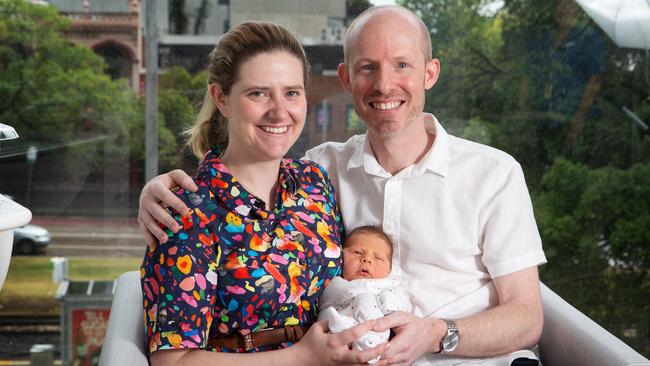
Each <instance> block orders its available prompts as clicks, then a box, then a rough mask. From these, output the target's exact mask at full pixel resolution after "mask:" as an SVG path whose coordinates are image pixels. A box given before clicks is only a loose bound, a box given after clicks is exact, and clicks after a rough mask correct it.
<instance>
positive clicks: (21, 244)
mask: <svg viewBox="0 0 650 366" xmlns="http://www.w3.org/2000/svg"><path fill="white" fill-rule="evenodd" d="M51 239H52V235H50V232H49V231H47V229H46V228H44V227H41V226H38V225H31V224H27V225H25V226H23V227H19V228H17V229H14V247H13V254H37V253H43V252H45V249H46V248H47V246H48V245H49V244H50V240H51Z"/></svg>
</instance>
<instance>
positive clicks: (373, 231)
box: [343, 225, 393, 256]
mask: <svg viewBox="0 0 650 366" xmlns="http://www.w3.org/2000/svg"><path fill="white" fill-rule="evenodd" d="M359 234H369V235H374V236H376V237H378V238H379V239H381V240H383V241H384V242H386V244H388V246H389V247H390V255H391V256H392V255H393V241H392V240H390V238H389V237H388V235H386V233H385V232H384V231H383V230H382V229H381V228H380V227H378V226H372V225H364V226H359V227H357V228H355V229H354V230H352V231H350V233H349V234H347V235H346V236H345V241H343V248H345V247H346V244H347V243H348V239H350V238H351V237H353V236H354V235H359Z"/></svg>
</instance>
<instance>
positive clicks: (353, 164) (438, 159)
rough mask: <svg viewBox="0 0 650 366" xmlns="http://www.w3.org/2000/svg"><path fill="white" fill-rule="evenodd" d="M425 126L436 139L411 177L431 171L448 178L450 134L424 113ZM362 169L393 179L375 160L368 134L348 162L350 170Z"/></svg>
mask: <svg viewBox="0 0 650 366" xmlns="http://www.w3.org/2000/svg"><path fill="white" fill-rule="evenodd" d="M424 126H425V128H426V130H427V132H428V133H433V134H435V135H436V138H435V140H434V141H433V145H432V146H431V148H430V149H429V151H428V152H427V153H426V154H425V155H424V157H423V158H422V160H420V161H419V162H418V163H417V164H415V165H413V166H412V169H411V174H410V175H419V174H422V173H424V172H425V171H430V172H432V173H434V174H438V175H440V176H442V177H446V176H447V172H448V171H449V134H447V131H445V129H444V128H443V127H442V125H441V124H440V122H438V119H437V118H436V117H435V116H434V115H433V114H430V113H424ZM360 167H363V168H364V170H365V172H366V173H368V174H372V175H377V176H380V177H386V178H389V177H391V175H390V174H389V173H388V172H386V170H384V168H382V166H381V165H380V164H379V162H378V161H377V158H375V154H374V152H373V151H372V147H371V146H370V140H369V139H368V134H367V133H365V134H363V135H362V138H361V139H359V141H358V142H357V146H356V148H355V151H354V154H353V155H352V157H351V158H350V160H349V161H348V166H347V168H348V169H353V168H360ZM407 169H408V168H407Z"/></svg>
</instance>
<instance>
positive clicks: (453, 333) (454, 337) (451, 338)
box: [437, 319, 460, 353]
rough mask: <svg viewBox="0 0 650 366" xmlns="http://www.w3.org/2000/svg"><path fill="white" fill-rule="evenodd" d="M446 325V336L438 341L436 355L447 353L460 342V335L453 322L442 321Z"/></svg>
mask: <svg viewBox="0 0 650 366" xmlns="http://www.w3.org/2000/svg"><path fill="white" fill-rule="evenodd" d="M442 320H444V321H445V322H446V323H447V334H445V335H444V336H443V337H442V339H441V340H440V350H439V351H438V352H437V353H449V352H452V351H453V350H455V349H456V347H458V342H460V333H459V332H458V327H457V326H456V323H455V322H454V321H453V320H449V319H442Z"/></svg>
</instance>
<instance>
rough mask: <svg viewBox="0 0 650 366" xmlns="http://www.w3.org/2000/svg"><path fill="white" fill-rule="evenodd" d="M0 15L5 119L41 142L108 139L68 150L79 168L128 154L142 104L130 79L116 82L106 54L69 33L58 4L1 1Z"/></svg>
mask: <svg viewBox="0 0 650 366" xmlns="http://www.w3.org/2000/svg"><path fill="white" fill-rule="evenodd" d="M0 13H2V18H1V19H0V66H1V67H0V120H2V121H11V124H12V125H13V126H14V127H15V128H16V129H17V130H18V131H19V133H20V134H21V136H22V139H21V143H25V142H26V141H27V142H29V143H30V144H35V145H37V146H44V145H57V144H70V143H73V142H76V141H83V140H88V139H93V138H99V139H102V140H103V141H104V143H103V144H101V148H98V145H97V144H80V145H75V147H73V148H70V149H69V150H68V153H69V154H74V155H75V160H76V161H77V164H79V166H80V167H84V166H87V167H88V168H89V169H95V168H97V166H98V163H99V162H100V161H102V159H103V158H104V156H125V154H128V149H127V148H125V144H124V143H123V142H124V141H125V140H126V137H127V134H128V123H129V122H128V121H129V120H130V119H131V118H132V117H133V115H134V114H135V113H136V103H135V98H134V95H133V92H132V90H131V88H130V87H129V86H128V85H127V83H126V82H124V81H112V80H111V79H110V77H109V76H108V75H106V74H104V73H103V70H104V68H105V67H106V64H105V63H104V61H103V59H102V58H101V57H99V56H97V55H95V54H94V53H93V52H92V50H90V49H89V48H88V47H85V46H80V45H74V44H72V43H70V42H68V41H67V40H66V39H65V38H64V37H63V36H62V32H63V31H64V30H65V29H67V27H68V26H69V22H68V20H67V19H65V18H64V17H61V16H59V15H58V14H57V10H56V9H55V8H54V7H53V6H42V5H34V4H32V3H30V2H27V1H6V0H2V1H0ZM68 161H70V160H68Z"/></svg>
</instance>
